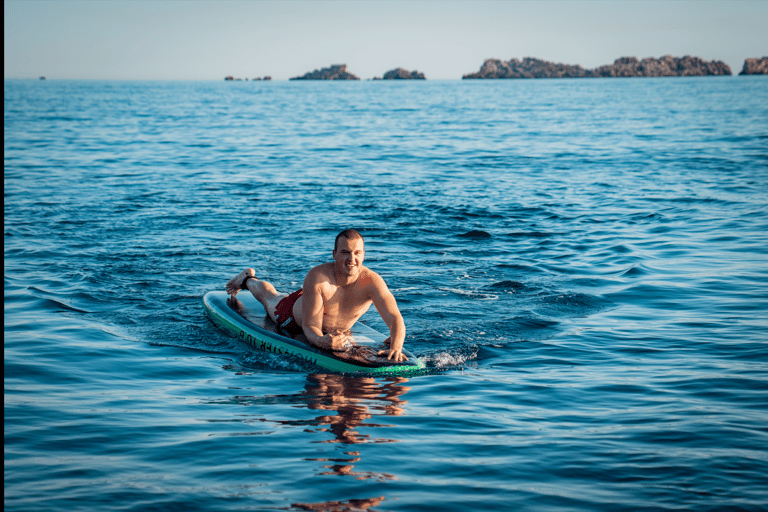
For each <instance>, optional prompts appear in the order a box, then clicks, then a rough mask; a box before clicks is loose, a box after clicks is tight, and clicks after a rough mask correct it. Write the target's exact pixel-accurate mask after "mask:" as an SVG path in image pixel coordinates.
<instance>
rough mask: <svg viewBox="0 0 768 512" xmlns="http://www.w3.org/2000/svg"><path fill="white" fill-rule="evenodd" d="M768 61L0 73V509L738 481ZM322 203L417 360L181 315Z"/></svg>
mask: <svg viewBox="0 0 768 512" xmlns="http://www.w3.org/2000/svg"><path fill="white" fill-rule="evenodd" d="M766 78H768V77H763V76H751V77H691V78H661V79H652V78H649V79H583V80H530V81H526V80H502V81H466V82H463V81H427V82H394V83H393V82H384V81H382V82H378V81H377V82H356V83H333V82H309V83H297V82H235V83H225V82H220V83H213V82H94V81H45V82H38V81H21V80H6V81H5V83H4V94H5V96H4V107H5V110H4V165H5V176H4V298H5V308H4V336H5V347H4V386H5V393H4V400H5V401H4V416H5V418H4V445H5V452H4V455H5V471H4V477H5V483H4V491H5V497H4V505H5V508H6V510H13V511H36V510H40V511H42V510H45V511H49V510H67V511H80V510H127V511H144V510H205V511H209V510H210V511H219V510H327V511H347V510H348V511H352V510H370V511H417V510H435V509H438V510H447V511H454V510H455V511H466V510H517V511H542V510H546V511H561V510H563V511H565V510H568V511H571V510H579V511H595V510H605V511H616V510H705V511H707V510H712V511H714V510H766V509H767V508H768V476H767V475H768V449H767V447H768V80H767V79H766ZM347 227H354V228H356V229H358V230H360V231H361V232H362V233H363V235H364V236H365V238H366V248H367V254H366V264H367V265H368V266H369V267H371V268H372V269H373V270H375V271H377V272H378V273H379V274H381V275H382V276H383V277H384V278H385V280H386V281H387V283H388V284H389V286H390V289H391V290H392V291H393V293H394V295H395V297H396V299H397V301H398V304H399V306H400V309H401V311H402V313H403V316H404V318H405V321H406V325H407V329H408V335H407V338H406V347H407V348H409V349H410V350H411V351H412V352H414V353H415V354H416V355H417V356H419V357H421V358H423V359H424V360H425V361H426V362H427V364H428V366H429V368H430V372H429V373H428V374H426V375H420V376H413V377H380V378H367V377H361V376H354V375H333V374H327V373H325V372H323V371H322V370H321V369H319V368H317V367H312V366H309V365H308V364H307V363H303V362H300V361H291V360H285V359H282V358H280V357H278V356H275V355H272V354H266V353H262V352H257V351H255V350H254V349H253V348H252V347H250V346H248V345H246V344H244V343H242V342H239V341H237V340H235V339H232V338H228V337H227V336H226V335H224V334H223V333H222V332H221V331H219V330H217V329H216V328H215V327H214V326H213V325H212V324H211V323H210V322H209V321H208V320H207V319H206V318H205V316H204V314H203V309H202V306H201V298H202V296H203V294H204V293H205V292H207V291H210V290H215V289H223V286H224V284H225V283H226V281H227V280H228V279H229V278H231V277H232V276H233V275H234V274H235V273H236V272H238V271H240V270H242V269H243V268H245V267H249V266H250V267H253V268H254V269H255V270H256V273H257V275H258V276H260V277H262V278H265V279H269V280H271V281H272V282H273V283H274V284H275V286H276V287H277V288H278V289H279V290H281V291H284V292H289V291H292V290H294V289H296V288H298V287H299V286H300V285H301V282H302V280H303V277H304V274H305V272H306V270H307V269H308V268H310V267H311V266H313V265H316V264H319V263H321V262H325V261H329V260H330V256H331V250H332V248H333V238H334V236H335V235H336V233H337V232H338V231H340V230H342V229H345V228H347ZM364 320H365V321H366V322H367V323H368V324H369V325H371V326H372V327H374V328H376V329H378V330H382V331H384V330H385V327H384V324H383V322H382V321H381V319H380V318H379V317H378V316H377V315H376V312H375V310H372V311H371V312H369V313H368V314H366V316H365V317H364Z"/></svg>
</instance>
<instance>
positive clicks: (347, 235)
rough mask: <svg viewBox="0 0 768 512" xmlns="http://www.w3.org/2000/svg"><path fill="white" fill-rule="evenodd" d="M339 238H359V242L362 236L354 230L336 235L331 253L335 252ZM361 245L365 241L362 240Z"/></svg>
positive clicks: (346, 230) (347, 230)
mask: <svg viewBox="0 0 768 512" xmlns="http://www.w3.org/2000/svg"><path fill="white" fill-rule="evenodd" d="M340 238H346V239H347V240H354V239H356V238H359V239H360V240H363V235H361V234H360V233H358V232H357V230H355V229H345V230H344V231H342V232H341V233H339V234H338V235H336V241H335V242H334V243H333V252H336V250H337V249H338V248H339V239H340ZM363 244H365V241H364V240H363Z"/></svg>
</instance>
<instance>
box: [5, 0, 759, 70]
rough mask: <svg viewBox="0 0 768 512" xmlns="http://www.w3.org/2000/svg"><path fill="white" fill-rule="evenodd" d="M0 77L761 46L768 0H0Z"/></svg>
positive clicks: (730, 59)
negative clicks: (0, 28)
mask: <svg viewBox="0 0 768 512" xmlns="http://www.w3.org/2000/svg"><path fill="white" fill-rule="evenodd" d="M3 18H4V21H3V23H4V77H5V78H37V77H39V76H46V77H47V78H49V79H101V80H104V79H106V80H222V79H223V78H224V77H225V76H227V75H233V76H235V77H241V78H255V77H262V76H265V75H270V76H271V77H272V79H273V80H287V79H288V78H291V77H294V76H299V75H303V74H304V73H306V72H308V71H312V70H314V69H319V68H324V67H328V66H330V65H331V64H347V66H348V70H349V71H350V72H352V73H354V74H356V75H357V76H359V77H360V78H361V79H367V78H373V77H374V76H382V75H383V74H384V73H385V72H387V71H389V70H391V69H394V68H397V67H402V68H405V69H407V70H418V71H421V72H423V73H424V74H425V75H426V77H427V79H459V78H461V76H462V75H464V74H466V73H472V72H475V71H477V70H479V69H480V66H481V65H482V63H483V61H484V60H485V59H487V58H498V59H502V60H509V59H512V58H518V59H522V58H524V57H537V58H540V59H544V60H549V61H552V62H561V63H565V64H580V65H581V66H583V67H585V68H594V67H597V66H601V65H603V64H609V63H612V62H613V61H614V60H615V59H616V58H618V57H622V56H635V57H638V58H641V59H642V58H644V57H661V56H663V55H667V54H670V55H673V56H677V57H682V56H684V55H693V56H697V57H701V58H702V59H705V60H722V61H723V62H725V63H726V64H728V65H729V66H730V67H731V71H732V72H733V73H734V74H738V73H739V71H741V67H742V65H743V63H744V59H745V58H753V57H762V56H765V55H768V28H767V27H768V1H766V0H758V1H747V0H743V1H742V0H726V1H721V0H712V1H683V0H678V1H672V0H666V1H608V2H605V1H593V2H587V1H566V2H562V1H555V0H550V1H537V2H527V1H499V0H496V1H492V0H472V1H464V0H457V1H429V0H411V1H393V0H391V1H386V0H385V1H378V0H362V1H359V0H358V1H320V0H311V1H303V0H285V1H279V2H278V1H256V0H252V1H237V0H217V1H205V0H171V1H161V0H157V1H152V0H133V1H124V0H110V1H107V0H95V1H93V0H88V1H76V0H4V2H3Z"/></svg>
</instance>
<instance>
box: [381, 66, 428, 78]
mask: <svg viewBox="0 0 768 512" xmlns="http://www.w3.org/2000/svg"><path fill="white" fill-rule="evenodd" d="M373 79H374V80H382V78H380V77H378V76H375V77H373ZM426 79H427V77H426V76H424V73H420V72H418V71H416V70H413V71H408V70H407V69H403V68H395V69H391V70H389V71H387V72H386V73H384V78H383V80H426Z"/></svg>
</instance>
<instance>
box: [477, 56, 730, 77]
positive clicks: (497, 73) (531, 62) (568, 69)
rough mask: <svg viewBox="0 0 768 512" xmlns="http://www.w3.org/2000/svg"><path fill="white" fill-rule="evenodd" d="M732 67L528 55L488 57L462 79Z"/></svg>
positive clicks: (683, 72)
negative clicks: (593, 62)
mask: <svg viewBox="0 0 768 512" xmlns="http://www.w3.org/2000/svg"><path fill="white" fill-rule="evenodd" d="M730 74H731V68H730V67H729V66H728V65H727V64H725V63H724V62H722V61H719V60H716V61H706V60H702V59H700V58H698V57H691V56H690V55H686V56H685V57H682V58H680V57H672V56H671V55H665V56H664V57H661V58H660V59H655V58H653V57H648V58H645V59H643V60H638V59H637V58H636V57H621V58H619V59H616V60H615V61H614V62H613V64H606V65H605V66H600V67H599V68H596V69H584V68H582V67H581V66H579V65H575V66H574V65H570V64H559V63H553V62H548V61H545V60H541V59H535V58H532V57H526V58H524V59H523V60H522V61H520V60H518V59H512V60H509V61H507V62H504V61H502V60H499V59H486V60H485V62H484V63H483V66H482V67H481V68H480V71H478V72H477V73H469V74H467V75H464V76H463V77H462V78H465V79H467V78H595V77H627V76H633V77H636V76H703V75H730Z"/></svg>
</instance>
